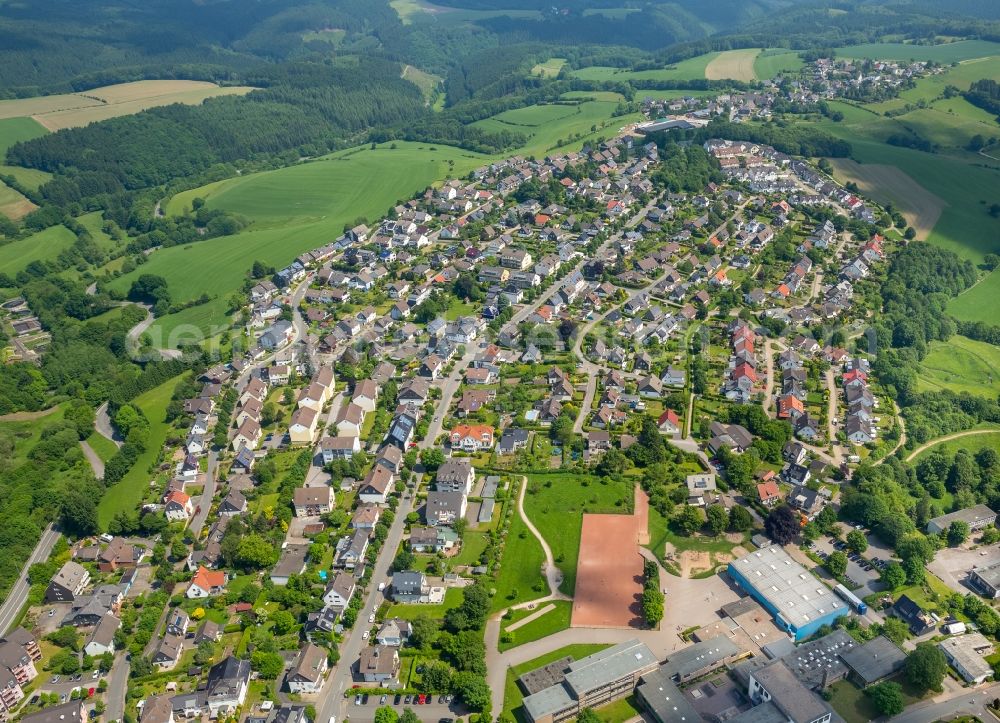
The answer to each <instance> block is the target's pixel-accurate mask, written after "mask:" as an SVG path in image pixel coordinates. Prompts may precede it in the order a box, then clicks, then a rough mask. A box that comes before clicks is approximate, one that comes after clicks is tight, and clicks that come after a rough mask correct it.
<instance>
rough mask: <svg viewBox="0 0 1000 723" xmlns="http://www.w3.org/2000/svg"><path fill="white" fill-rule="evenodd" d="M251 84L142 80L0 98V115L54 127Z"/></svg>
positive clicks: (239, 90) (240, 90)
mask: <svg viewBox="0 0 1000 723" xmlns="http://www.w3.org/2000/svg"><path fill="white" fill-rule="evenodd" d="M251 90H253V88H250V87H247V86H227V87H220V86H218V85H216V84H215V83H208V82H205V81H200V80H140V81H136V82H134V83H119V84H117V85H109V86H105V87H103V88H94V89H93V90H88V91H84V92H83V93H67V94H63V95H47V96H42V97H39V98H21V99H17V100H4V101H0V118H22V117H30V118H32V119H34V120H35V121H37V122H38V123H39V124H41V125H42V126H43V127H44V128H46V129H48V130H50V131H57V130H61V129H63V128H75V127H77V126H85V125H87V124H88V123H93V122H94V121H99V120H106V119H108V118H116V117H118V116H122V115H131V114H133V113H138V112H140V111H143V110H146V109H147V108H155V107H156V106H161V105H170V104H172V103H184V104H187V105H198V104H200V103H202V102H203V101H204V100H206V99H207V98H212V97H215V96H219V95H245V94H246V93H249V92H250V91H251Z"/></svg>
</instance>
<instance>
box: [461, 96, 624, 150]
mask: <svg viewBox="0 0 1000 723" xmlns="http://www.w3.org/2000/svg"><path fill="white" fill-rule="evenodd" d="M586 95H588V96H592V97H597V96H596V95H595V94H593V93H587V94H586ZM617 106H618V101H617V100H614V101H611V100H608V101H604V100H593V101H583V102H580V103H575V104H549V105H531V106H527V107H525V108H516V109H514V110H508V111H504V112H503V113H499V114H497V115H495V116H492V117H490V118H485V119H483V120H481V121H476V122H475V123H473V125H474V126H476V127H478V128H483V129H486V130H491V131H502V130H505V131H514V132H517V133H522V134H524V135H525V136H527V138H528V140H527V141H526V142H525V144H524V145H522V146H521V147H520V148H518V149H516V151H514V152H516V153H519V154H521V155H535V156H544V155H546V154H547V153H549V152H551V151H553V150H557V149H562V148H567V147H569V146H574V147H579V146H580V145H581V143H583V142H584V141H586V140H589V139H592V138H596V137H598V136H605V137H608V136H612V135H614V134H615V133H617V132H618V129H619V128H621V127H623V126H625V125H627V124H628V123H631V122H635V121H637V120H640V115H639V114H638V113H634V114H630V115H625V116H619V117H613V115H612V114H613V113H614V111H615V109H616V108H617ZM571 137H576V139H575V140H570V138H571Z"/></svg>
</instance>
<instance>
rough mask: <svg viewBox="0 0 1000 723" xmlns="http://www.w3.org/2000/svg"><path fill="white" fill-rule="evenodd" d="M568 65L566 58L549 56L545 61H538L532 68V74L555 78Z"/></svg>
mask: <svg viewBox="0 0 1000 723" xmlns="http://www.w3.org/2000/svg"><path fill="white" fill-rule="evenodd" d="M564 65H566V58H549V59H548V60H546V61H545V62H544V63H538V64H537V65H536V66H535V67H534V68H532V69H531V74H532V75H536V76H538V77H539V78H555V77H556V76H557V75H559V71H560V70H562V67H563V66H564Z"/></svg>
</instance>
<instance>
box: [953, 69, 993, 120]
mask: <svg viewBox="0 0 1000 723" xmlns="http://www.w3.org/2000/svg"><path fill="white" fill-rule="evenodd" d="M962 95H963V96H965V99H966V100H967V101H969V102H970V103H972V105H975V106H979V107H980V108H982V109H983V110H985V111H986V112H988V113H995V114H996V115H998V116H1000V83H997V82H996V81H995V80H993V79H992V78H984V79H983V80H977V81H976V82H974V83H973V84H972V85H971V86H970V87H969V90H968V91H967V92H965V93H963V94H962Z"/></svg>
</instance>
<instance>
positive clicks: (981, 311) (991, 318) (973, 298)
mask: <svg viewBox="0 0 1000 723" xmlns="http://www.w3.org/2000/svg"><path fill="white" fill-rule="evenodd" d="M997 299H1000V269H997V270H994V271H991V272H990V273H989V274H988V275H987V276H985V277H984V278H983V279H982V280H981V281H980V282H979V283H978V284H976V285H975V286H973V287H972V288H971V289H969V290H967V291H965V292H964V293H962V294H960V295H959V296H957V297H955V298H954V299H952V300H951V301H949V302H948V313H949V314H951V315H952V316H954V317H955V318H957V319H961V320H962V321H985V322H988V323H991V324H995V323H996V320H997Z"/></svg>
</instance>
